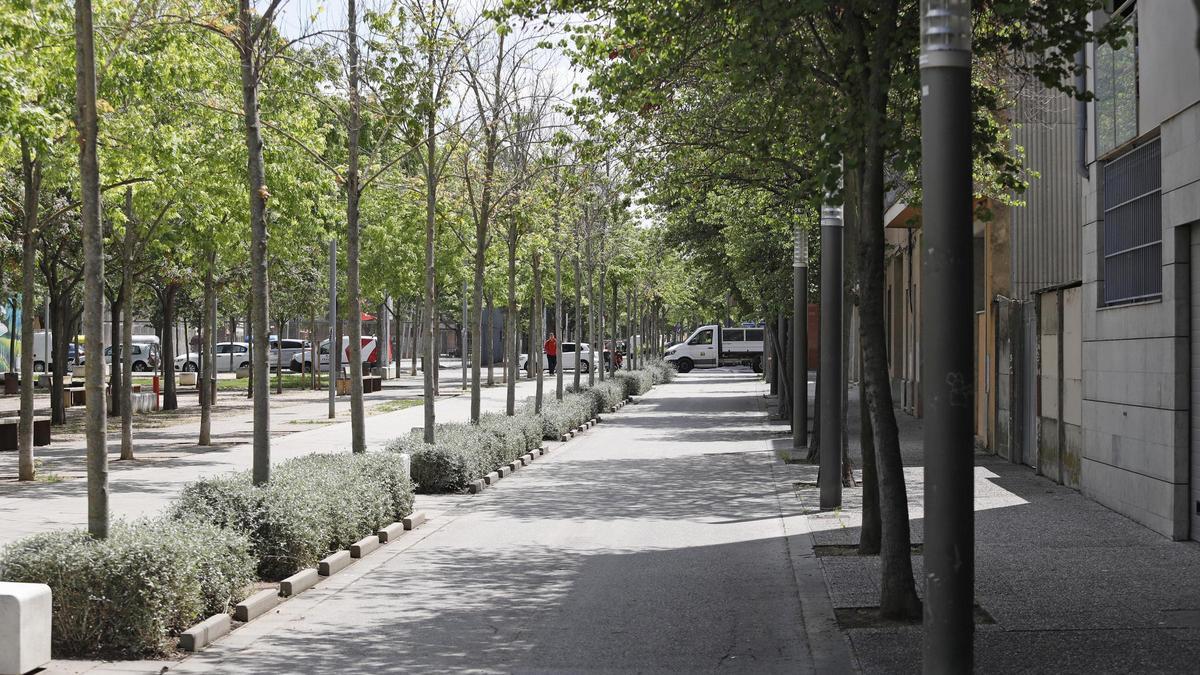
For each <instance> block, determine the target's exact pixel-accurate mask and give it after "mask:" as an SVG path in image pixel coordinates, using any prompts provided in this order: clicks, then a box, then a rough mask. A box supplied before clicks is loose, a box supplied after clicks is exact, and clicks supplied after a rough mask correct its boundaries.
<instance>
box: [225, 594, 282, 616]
mask: <svg viewBox="0 0 1200 675" xmlns="http://www.w3.org/2000/svg"><path fill="white" fill-rule="evenodd" d="M281 602H283V598H282V597H280V595H279V591H278V590H276V589H273V588H267V589H264V590H261V591H259V592H257V593H255V594H254V595H252V596H250V597H248V598H246V599H245V600H243V601H241V602H239V603H238V604H237V605H235V606H234V608H233V618H235V619H237V620H238V621H253V620H254V619H256V618H258V617H260V616H262V615H263V614H266V613H267V612H269V611H271V610H272V609H274V608H275V606H276V605H278V604H279V603H281Z"/></svg>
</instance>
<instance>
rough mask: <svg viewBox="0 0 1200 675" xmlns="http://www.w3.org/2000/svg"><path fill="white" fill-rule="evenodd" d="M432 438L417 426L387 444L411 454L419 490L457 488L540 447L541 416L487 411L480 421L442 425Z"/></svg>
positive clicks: (394, 449)
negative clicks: (415, 429) (425, 435)
mask: <svg viewBox="0 0 1200 675" xmlns="http://www.w3.org/2000/svg"><path fill="white" fill-rule="evenodd" d="M434 438H435V442H434V443H432V444H428V443H425V440H424V434H423V433H422V432H421V431H420V430H417V431H413V432H411V433H409V434H407V435H405V436H402V437H400V438H398V439H396V440H395V441H393V442H392V443H391V445H389V446H388V449H389V450H391V451H392V452H407V453H408V454H409V455H410V457H411V458H412V459H411V461H412V476H413V480H414V481H416V483H417V490H418V491H419V492H426V493H438V492H455V491H459V490H465V489H466V488H467V486H468V485H470V484H471V482H472V481H475V480H478V479H479V478H482V477H483V476H486V475H487V474H489V473H491V472H492V471H495V470H496V469H497V468H499V467H501V466H504V465H505V464H508V463H509V462H512V461H513V460H515V459H516V458H518V457H520V456H521V455H523V454H525V453H527V452H529V451H530V450H534V449H536V448H538V447H540V446H541V442H542V419H541V417H540V416H538V415H535V414H533V413H532V412H530V411H523V412H522V413H521V414H519V415H515V416H512V417H509V416H507V415H501V414H496V413H488V414H485V415H481V416H480V418H479V424H477V425H475V424H439V425H437V427H436V433H435V434H434Z"/></svg>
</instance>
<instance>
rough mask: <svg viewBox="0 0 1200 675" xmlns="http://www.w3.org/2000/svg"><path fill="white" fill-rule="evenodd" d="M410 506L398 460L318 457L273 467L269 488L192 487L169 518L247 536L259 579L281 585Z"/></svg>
mask: <svg viewBox="0 0 1200 675" xmlns="http://www.w3.org/2000/svg"><path fill="white" fill-rule="evenodd" d="M412 502H413V486H412V483H411V481H410V480H409V478H408V476H407V475H405V472H404V466H403V461H402V460H401V459H400V458H399V457H398V456H396V455H393V454H391V453H382V452H377V453H366V454H358V455H345V454H340V455H331V454H330V455H327V454H314V455H307V456H304V457H298V458H296V459H291V460H288V461H286V462H283V463H281V464H279V465H278V466H276V467H274V469H273V472H272V476H271V481H270V482H269V483H267V484H266V485H263V486H256V485H254V484H253V483H252V481H251V476H250V472H241V473H236V474H231V475H226V476H217V477H214V478H206V479H203V480H199V481H196V482H194V483H190V484H188V485H187V486H186V487H184V489H183V493H182V494H181V495H180V497H179V499H178V500H177V501H176V502H175V504H174V506H173V507H172V509H171V514H172V515H173V516H174V517H175V518H177V519H181V520H182V519H185V518H195V519H199V520H201V521H204V522H208V523H212V524H214V525H217V526H220V527H227V528H230V529H232V530H234V531H236V532H240V533H243V534H244V535H245V536H247V537H248V538H249V540H250V546H251V551H252V553H253V554H254V557H255V559H256V560H257V562H258V574H259V576H260V577H262V578H263V579H267V580H276V579H282V578H283V577H286V576H290V575H292V574H295V572H296V571H297V570H299V569H302V568H304V567H309V566H311V565H313V564H315V563H316V562H317V561H318V560H320V559H321V558H323V557H325V556H326V555H327V554H329V552H331V551H336V550H338V549H341V548H346V547H348V546H349V545H350V544H353V543H354V542H356V541H358V540H359V539H361V538H363V537H365V536H367V535H369V534H371V533H372V532H375V531H377V530H378V529H379V528H380V527H382V526H384V525H387V524H388V523H391V522H394V521H396V520H399V519H401V518H403V517H405V516H407V515H408V514H409V513H411V512H412Z"/></svg>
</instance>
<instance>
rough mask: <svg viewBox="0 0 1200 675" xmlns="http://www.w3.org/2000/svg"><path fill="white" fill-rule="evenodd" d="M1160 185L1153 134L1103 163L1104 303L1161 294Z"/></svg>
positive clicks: (1159, 166)
mask: <svg viewBox="0 0 1200 675" xmlns="http://www.w3.org/2000/svg"><path fill="white" fill-rule="evenodd" d="M1161 187H1162V160H1161V156H1160V150H1159V141H1158V139H1157V138H1156V139H1154V140H1152V141H1150V142H1148V143H1146V144H1144V145H1141V146H1139V147H1137V148H1134V149H1133V150H1130V151H1129V152H1127V153H1125V154H1123V155H1121V156H1120V157H1117V158H1116V159H1113V160H1111V161H1108V162H1105V164H1104V185H1103V187H1102V189H1103V199H1104V224H1103V234H1102V237H1103V242H1102V249H1101V253H1102V254H1103V256H1104V258H1103V260H1104V263H1103V264H1104V269H1103V274H1104V276H1103V279H1104V298H1103V303H1104V304H1105V305H1119V304H1122V303H1126V302H1138V301H1142V300H1153V299H1155V298H1160V297H1162V193H1161V192H1160V188H1161Z"/></svg>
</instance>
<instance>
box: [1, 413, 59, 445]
mask: <svg viewBox="0 0 1200 675" xmlns="http://www.w3.org/2000/svg"><path fill="white" fill-rule="evenodd" d="M20 423H21V421H20V419H19V418H17V417H5V418H3V419H0V450H16V449H18V447H19V445H20V443H19V442H18V440H17V439H18V435H17V430H18V429H17V427H18V425H19V424H20ZM33 444H34V445H36V446H44V445H50V418H49V417H35V418H33Z"/></svg>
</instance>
